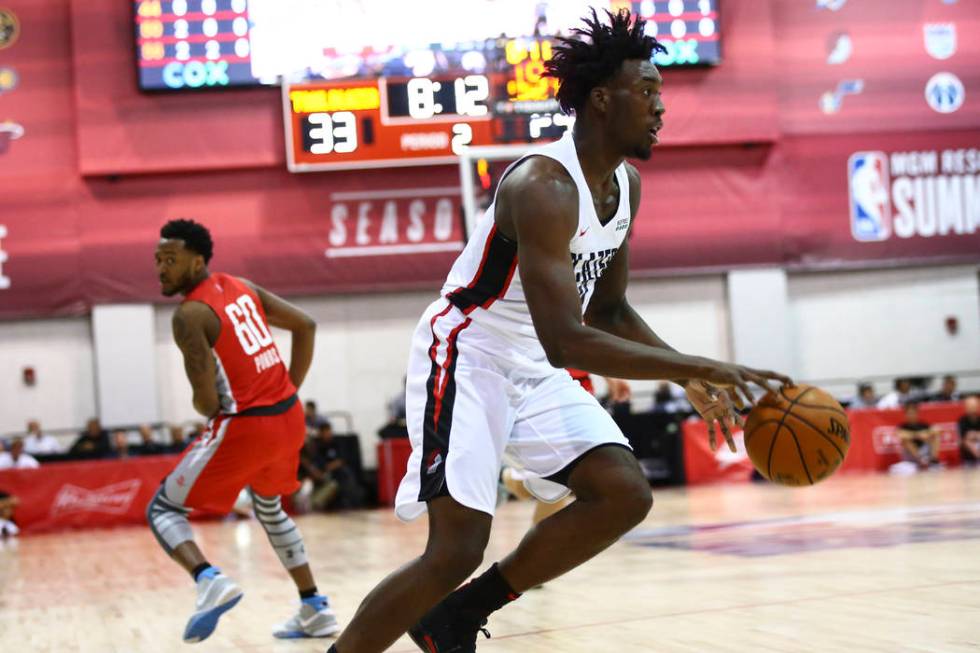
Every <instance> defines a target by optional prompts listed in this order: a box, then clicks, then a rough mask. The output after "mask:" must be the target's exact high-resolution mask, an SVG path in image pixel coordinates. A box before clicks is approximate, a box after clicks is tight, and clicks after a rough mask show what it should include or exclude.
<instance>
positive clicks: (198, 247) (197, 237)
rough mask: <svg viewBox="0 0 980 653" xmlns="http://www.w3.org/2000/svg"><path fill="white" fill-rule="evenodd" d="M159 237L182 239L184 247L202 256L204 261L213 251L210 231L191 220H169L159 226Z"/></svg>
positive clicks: (208, 259) (206, 260) (209, 258)
mask: <svg viewBox="0 0 980 653" xmlns="http://www.w3.org/2000/svg"><path fill="white" fill-rule="evenodd" d="M160 237H161V238H167V239H174V240H182V241H184V247H186V248H187V249H189V250H191V251H192V252H196V253H198V254H200V255H201V256H203V257H204V262H205V263H207V262H208V261H210V260H211V255H212V254H213V253H214V243H213V242H212V241H211V232H210V231H208V228H207V227H205V226H204V225H203V224H198V223H197V222H194V221H193V220H171V221H170V222H168V223H167V224H165V225H163V226H162V227H161V228H160Z"/></svg>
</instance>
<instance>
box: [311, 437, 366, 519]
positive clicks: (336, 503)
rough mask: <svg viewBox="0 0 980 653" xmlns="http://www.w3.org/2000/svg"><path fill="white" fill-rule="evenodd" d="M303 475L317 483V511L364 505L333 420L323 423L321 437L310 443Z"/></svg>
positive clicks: (314, 499) (315, 490)
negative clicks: (341, 454)
mask: <svg viewBox="0 0 980 653" xmlns="http://www.w3.org/2000/svg"><path fill="white" fill-rule="evenodd" d="M300 472H301V474H305V475H306V476H308V477H309V478H310V479H311V480H312V481H313V497H312V504H313V507H314V508H316V509H317V510H325V509H326V508H328V507H335V508H358V507H360V506H361V505H362V504H363V502H364V496H363V491H362V489H361V486H360V485H359V484H358V481H357V479H356V478H355V477H354V473H353V472H352V471H351V469H350V468H349V467H348V466H347V463H346V462H345V461H344V459H343V458H341V457H340V451H339V450H338V448H337V445H336V444H335V443H334V441H333V427H332V426H331V425H330V422H329V421H324V422H323V423H321V424H320V427H319V429H318V430H317V437H315V438H313V439H311V440H310V441H308V442H307V443H306V446H305V447H304V449H303V452H302V454H301V455H300Z"/></svg>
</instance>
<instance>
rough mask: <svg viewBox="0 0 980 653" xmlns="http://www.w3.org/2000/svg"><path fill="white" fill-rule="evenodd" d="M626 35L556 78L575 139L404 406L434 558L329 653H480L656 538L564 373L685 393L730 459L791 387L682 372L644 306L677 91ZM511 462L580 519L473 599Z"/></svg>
mask: <svg viewBox="0 0 980 653" xmlns="http://www.w3.org/2000/svg"><path fill="white" fill-rule="evenodd" d="M608 19H609V20H608V21H602V20H600V19H598V18H597V17H596V15H595V13H594V12H593V14H592V16H591V18H589V19H586V21H585V22H586V28H584V29H582V30H579V31H578V32H577V34H576V38H572V39H561V43H560V45H558V46H557V47H556V48H555V50H554V52H555V55H554V58H553V59H552V60H551V61H550V62H549V64H548V65H549V72H550V73H551V74H552V75H554V76H555V77H557V78H558V80H559V83H560V88H559V91H558V100H559V102H560V104H561V105H562V108H563V109H564V110H566V111H570V112H574V113H575V115H576V123H575V127H574V132H569V133H567V134H566V135H565V137H564V138H562V139H561V140H560V141H558V142H556V143H552V144H550V145H546V146H544V147H540V148H537V149H535V150H532V151H531V152H529V153H528V154H527V155H526V156H525V157H524V158H522V159H521V160H519V161H518V162H516V163H515V164H514V165H512V166H511V167H510V169H509V170H508V171H507V172H506V173H505V175H504V177H503V179H502V181H501V183H500V186H499V189H498V191H497V195H496V198H495V201H494V203H493V204H492V205H491V206H490V207H489V208H488V209H487V212H486V215H485V216H484V217H483V220H482V221H481V222H480V223H479V224H478V226H477V228H476V230H475V233H474V234H473V237H472V239H471V240H470V242H469V244H468V245H467V246H466V249H465V250H464V251H463V253H462V254H461V255H460V257H459V258H458V259H457V260H456V263H455V264H454V266H453V268H452V271H451V272H450V273H449V278H448V279H447V281H446V284H445V286H443V289H442V296H441V297H440V299H438V300H437V301H435V302H434V303H433V304H432V305H431V306H429V308H428V310H426V312H425V314H424V315H423V317H422V319H421V321H420V322H419V325H418V328H417V330H416V332H415V337H414V341H413V345H412V351H411V355H410V359H409V368H408V381H407V388H406V403H407V420H406V421H407V424H408V429H409V434H410V436H411V441H412V447H413V451H412V456H411V458H410V460H409V463H408V471H407V473H406V475H405V478H404V479H403V480H402V483H401V486H400V487H399V490H398V495H397V499H396V512H397V514H398V516H399V517H401V518H402V519H412V518H414V517H418V516H420V515H421V514H422V513H423V512H425V511H426V510H428V513H429V540H428V544H427V546H426V549H425V552H424V553H423V554H422V555H421V557H419V558H416V559H415V560H413V561H411V562H410V563H408V564H407V565H405V566H404V567H402V568H401V569H399V570H397V571H395V572H394V573H392V574H391V575H389V576H388V577H387V578H386V579H384V580H383V581H382V582H381V584H380V585H378V586H377V587H376V588H375V589H374V590H373V591H372V592H371V593H370V594H369V595H368V596H367V598H365V599H364V601H363V603H362V604H361V606H360V608H359V609H358V611H357V614H356V615H355V617H354V619H353V621H352V622H351V624H350V626H348V628H347V629H346V630H345V631H344V632H343V633H342V634H341V636H340V638H339V639H338V640H337V642H336V644H335V646H334V647H331V649H330V652H335V653H336V652H339V653H377V652H379V651H383V650H385V649H386V648H387V647H388V646H390V645H391V644H392V643H393V642H394V641H395V640H396V639H397V638H398V637H399V636H400V635H401V634H402V633H404V632H406V631H408V632H409V635H410V636H411V638H412V640H413V641H414V642H415V643H416V645H418V647H419V648H420V649H421V650H423V651H427V652H428V653H463V652H467V651H475V650H476V639H477V635H478V633H479V632H480V631H481V630H482V629H483V626H484V625H485V624H486V622H487V618H488V616H489V615H490V614H491V613H492V612H494V611H495V610H497V609H499V608H501V607H503V606H504V605H506V604H507V603H509V602H511V601H514V600H515V599H517V598H518V597H519V596H520V595H521V593H522V592H524V591H525V590H527V589H529V588H532V587H535V586H536V585H540V584H542V583H545V582H547V581H549V580H551V579H553V578H555V577H557V576H560V575H561V574H564V573H565V572H567V571H569V570H570V569H573V568H575V567H577V566H578V565H580V564H582V563H583V562H585V561H587V560H588V559H590V558H592V557H593V556H595V555H596V554H598V553H599V552H600V551H602V550H603V549H605V548H607V547H608V546H610V545H611V544H613V543H614V542H615V541H616V540H617V539H619V537H620V536H622V535H623V534H624V533H626V532H627V531H629V530H630V529H631V528H633V527H634V526H636V525H637V524H639V523H640V522H641V521H643V519H644V518H645V517H646V515H647V513H648V511H649V510H650V507H651V505H652V498H651V492H650V486H649V484H648V483H647V481H646V479H645V478H644V477H643V474H642V472H641V471H640V468H639V465H638V464H637V462H636V459H635V458H634V457H633V454H632V452H631V450H630V448H629V445H628V444H627V441H626V439H625V438H624V437H623V435H622V433H620V431H619V429H618V428H617V426H616V424H615V423H614V422H613V421H612V418H611V417H610V416H609V415H608V414H607V413H606V412H605V411H604V410H603V409H602V408H601V407H600V406H599V404H598V402H597V401H596V400H595V398H594V397H592V396H591V395H590V394H589V393H588V392H587V391H585V390H584V389H583V388H582V387H581V386H580V385H579V384H578V383H576V382H575V381H574V380H572V378H571V377H570V376H569V374H568V372H566V371H565V370H564V369H563V368H565V367H575V368H579V369H582V370H585V371H588V372H592V373H595V374H601V375H605V376H613V377H619V378H632V379H670V380H673V381H676V382H679V383H681V384H684V385H685V387H686V388H687V390H688V396H689V397H690V399H691V402H692V404H693V405H695V406H696V407H697V408H698V410H699V411H700V412H701V414H702V415H704V416H705V418H706V419H708V420H709V424H710V425H711V429H710V433H711V434H712V435H711V441H712V445H713V443H714V429H715V425H716V423H717V424H718V425H719V426H721V427H722V430H723V431H724V432H725V435H726V438H727V439H728V440H729V446H730V447H733V444H732V443H731V436H730V424H729V423H727V422H728V421H732V420H734V414H733V411H732V403H731V402H730V401H729V399H730V398H731V399H733V400H734V403H735V404H736V405H737V406H738V407H744V406H745V404H746V403H748V402H751V397H752V394H751V389H750V387H749V383H755V384H758V385H760V386H763V387H766V388H769V387H770V384H771V382H772V381H776V382H780V383H790V380H789V379H788V378H787V377H785V376H783V375H781V374H777V373H774V372H768V371H761V370H754V369H749V368H746V367H741V366H738V365H733V364H730V363H724V362H720V361H716V360H711V359H708V358H702V357H699V356H689V355H685V354H681V353H679V352H677V351H675V350H673V349H671V348H670V347H669V346H668V345H667V344H666V343H665V342H664V341H663V340H661V339H660V338H659V337H658V336H657V335H656V334H655V333H654V332H653V331H652V330H651V329H650V327H648V326H647V325H646V323H645V322H644V321H643V320H642V318H640V316H639V315H638V314H637V313H636V312H635V311H634V310H633V309H632V308H631V307H630V306H629V304H628V303H627V301H626V295H625V291H626V282H627V279H628V260H629V241H628V239H627V236H628V234H629V231H630V226H631V224H632V220H633V217H634V216H635V214H636V210H637V207H638V206H639V200H640V177H639V174H638V173H637V171H636V169H635V168H633V167H632V166H630V165H628V164H626V163H625V161H624V159H626V158H627V157H634V158H637V159H641V160H645V159H648V158H649V157H650V155H651V150H652V147H653V145H654V144H655V143H657V141H658V134H659V131H660V128H661V126H662V116H663V113H664V105H663V102H662V101H661V97H660V89H661V85H662V84H663V80H662V78H661V76H660V73H659V72H658V70H657V68H656V67H655V66H654V65H653V64H652V63H651V56H652V55H653V53H654V52H655V51H658V50H661V49H662V46H660V45H659V44H658V43H657V42H656V40H655V39H654V38H653V37H650V36H646V35H644V21H642V20H638V21H633V20H632V18H631V16H630V14H629V13H628V12H626V11H623V12H621V13H619V14H616V15H613V14H608ZM726 389H727V391H726ZM729 395H730V397H729ZM501 462H506V463H507V464H509V465H511V466H514V467H518V468H520V469H522V470H523V473H524V475H525V477H526V480H525V485H526V487H527V488H528V489H529V490H530V491H531V492H532V493H533V494H535V495H536V496H537V497H539V498H542V499H545V500H550V501H555V500H558V499H560V498H561V497H562V496H564V495H565V494H566V493H567V492H568V491H569V490H572V491H574V493H575V496H576V497H577V500H576V501H575V502H573V503H572V504H571V505H569V506H568V507H567V508H565V509H563V510H561V511H559V512H557V513H555V514H554V515H552V516H550V517H548V518H547V519H544V520H543V521H542V522H541V523H539V524H537V525H536V526H534V527H533V528H532V529H531V530H530V531H529V532H528V533H527V535H526V536H525V537H524V539H523V541H522V542H521V543H520V545H519V546H518V547H517V549H516V550H515V551H513V552H512V553H510V554H509V555H508V556H506V557H505V558H504V559H503V560H501V561H499V562H498V563H496V564H494V565H493V566H491V567H490V569H489V570H487V571H486V572H485V573H483V574H482V575H481V576H479V577H477V578H476V579H474V580H473V581H472V582H470V583H468V584H467V585H465V586H463V587H461V588H459V589H456V588H457V587H458V586H459V584H460V583H462V582H463V581H465V580H466V579H467V578H468V577H469V576H470V574H472V573H473V572H474V571H475V570H476V569H477V567H479V565H480V563H481V562H482V560H483V551H484V548H485V547H486V545H487V541H488V538H489V535H490V524H491V520H492V518H493V513H494V508H495V500H496V497H497V472H498V470H499V468H500V464H501ZM454 590H455V591H454ZM447 595H448V596H447ZM433 606H434V607H433ZM484 633H486V631H484Z"/></svg>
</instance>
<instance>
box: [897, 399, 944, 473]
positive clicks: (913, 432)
mask: <svg viewBox="0 0 980 653" xmlns="http://www.w3.org/2000/svg"><path fill="white" fill-rule="evenodd" d="M897 432H898V437H899V438H900V439H901V441H902V453H903V454H904V457H905V459H906V460H908V461H910V462H914V463H915V464H916V465H918V466H919V468H920V469H928V468H929V466H930V465H938V464H939V430H938V429H936V428H934V427H933V426H931V425H929V424H927V423H926V422H924V421H922V420H921V419H920V418H919V406H918V405H917V404H915V403H910V404H908V405H907V406H905V421H904V422H902V423H901V424H899V425H898V429H897Z"/></svg>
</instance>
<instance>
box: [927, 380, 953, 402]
mask: <svg viewBox="0 0 980 653" xmlns="http://www.w3.org/2000/svg"><path fill="white" fill-rule="evenodd" d="M959 400H960V393H959V392H957V390H956V377H955V376H953V375H952V374H947V375H946V376H944V377H943V382H942V385H941V386H940V388H939V392H936V393H935V394H931V395H929V401H959Z"/></svg>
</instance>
